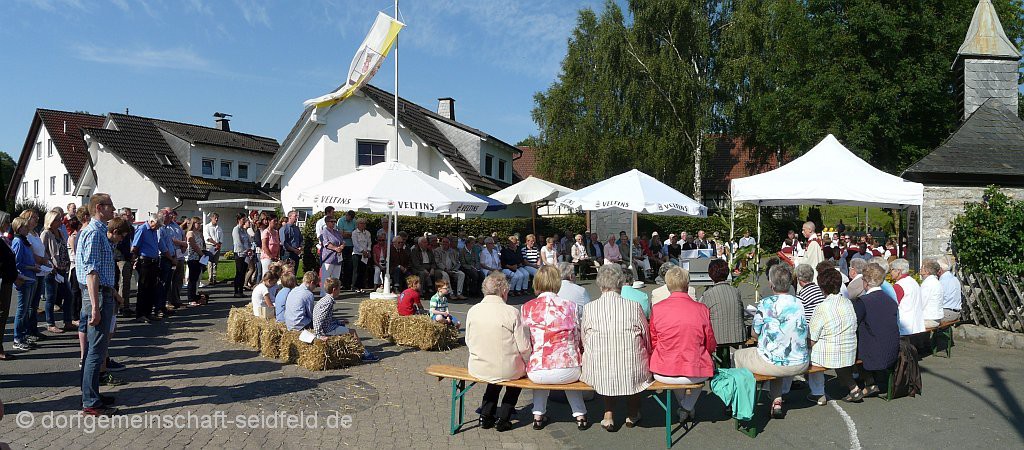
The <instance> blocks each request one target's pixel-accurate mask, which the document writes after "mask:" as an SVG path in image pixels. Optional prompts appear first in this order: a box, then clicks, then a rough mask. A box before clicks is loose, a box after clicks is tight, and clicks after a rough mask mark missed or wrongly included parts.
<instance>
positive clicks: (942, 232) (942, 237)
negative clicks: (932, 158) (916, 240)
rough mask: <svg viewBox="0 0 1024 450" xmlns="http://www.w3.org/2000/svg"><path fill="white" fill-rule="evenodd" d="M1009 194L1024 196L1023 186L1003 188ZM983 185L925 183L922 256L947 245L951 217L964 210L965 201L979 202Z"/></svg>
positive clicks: (934, 253) (939, 252) (943, 251)
mask: <svg viewBox="0 0 1024 450" xmlns="http://www.w3.org/2000/svg"><path fill="white" fill-rule="evenodd" d="M1003 192H1005V193H1006V194H1007V195H1009V196H1010V197H1013V198H1015V199H1024V189H1021V188H1016V189H1013V188H1004V189H1003ZM984 193H985V188H984V187H980V186H978V187H973V186H972V187H966V186H936V185H925V187H924V206H923V208H922V209H923V214H922V223H921V225H922V227H921V228H922V231H923V236H922V253H921V254H922V255H923V256H924V257H929V256H935V255H941V254H944V253H945V252H946V250H947V249H948V247H949V240H950V237H951V236H952V234H953V223H952V222H953V218H954V217H956V216H957V215H959V214H960V213H962V212H963V211H964V203H966V202H979V201H981V196H982V195H984Z"/></svg>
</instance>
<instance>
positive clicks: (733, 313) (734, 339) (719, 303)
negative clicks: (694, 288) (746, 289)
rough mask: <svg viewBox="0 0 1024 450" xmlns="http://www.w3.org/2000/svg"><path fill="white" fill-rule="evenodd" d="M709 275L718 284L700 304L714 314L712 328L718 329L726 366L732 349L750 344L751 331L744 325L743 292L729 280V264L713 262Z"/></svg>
mask: <svg viewBox="0 0 1024 450" xmlns="http://www.w3.org/2000/svg"><path fill="white" fill-rule="evenodd" d="M708 276H709V277H710V278H711V281H713V282H714V283H715V284H714V285H713V286H711V287H709V288H707V290H705V291H704V295H702V296H701V297H700V302H701V303H703V304H704V306H707V307H708V310H710V311H711V328H712V329H714V330H715V341H716V342H718V346H719V347H720V348H719V350H718V351H719V352H720V353H719V359H720V360H721V362H722V363H723V364H725V365H728V364H729V362H730V361H731V358H730V356H729V352H730V350H729V348H730V346H735V345H739V344H742V343H744V342H746V340H747V328H746V326H745V325H744V323H743V301H742V300H741V299H740V291H739V289H736V287H735V286H733V285H732V284H731V283H729V281H728V280H727V279H728V278H729V263H727V262H726V261H725V260H724V259H713V260H711V262H709V263H708Z"/></svg>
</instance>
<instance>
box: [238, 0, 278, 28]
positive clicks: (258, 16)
mask: <svg viewBox="0 0 1024 450" xmlns="http://www.w3.org/2000/svg"><path fill="white" fill-rule="evenodd" d="M235 5H238V8H239V9H241V10H242V17H243V18H245V21H246V22H249V25H256V24H262V25H263V26H265V27H267V28H270V15H269V14H267V4H266V2H264V1H263V0H235Z"/></svg>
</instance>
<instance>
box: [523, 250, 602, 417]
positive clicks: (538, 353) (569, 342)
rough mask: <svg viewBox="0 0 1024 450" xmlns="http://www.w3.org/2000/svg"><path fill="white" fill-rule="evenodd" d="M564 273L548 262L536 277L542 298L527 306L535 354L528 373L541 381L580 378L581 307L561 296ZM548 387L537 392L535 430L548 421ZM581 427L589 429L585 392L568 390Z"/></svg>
mask: <svg viewBox="0 0 1024 450" xmlns="http://www.w3.org/2000/svg"><path fill="white" fill-rule="evenodd" d="M561 286H562V276H561V273H560V272H559V271H558V269H556V268H555V266H551V265H544V266H541V268H540V270H538V271H537V276H536V277H534V279H533V289H534V291H535V292H537V293H539V295H538V297H537V298H535V299H533V300H530V301H529V302H526V304H525V305H523V310H522V314H523V325H524V326H526V328H527V330H528V332H529V334H530V341H531V343H532V345H533V353H532V354H531V355H530V361H529V363H528V364H527V366H526V376H527V377H529V378H530V381H533V382H534V383H537V384H567V383H573V382H576V381H578V380H579V379H580V366H581V358H580V353H581V350H582V346H581V345H580V331H579V317H580V316H579V312H580V311H579V310H578V309H577V308H578V307H577V305H576V303H574V302H573V301H571V300H566V299H563V298H560V297H558V296H557V295H556V294H555V293H556V292H558V290H559V289H560V288H561ZM550 392H551V391H548V390H539V389H538V390H534V391H533V429H535V430H540V429H543V428H544V426H545V425H547V423H548V418H547V416H546V415H545V414H546V412H547V404H548V394H549V393H550ZM565 396H566V397H567V398H568V400H569V406H570V407H572V415H573V417H575V418H576V424H577V426H578V427H579V429H581V430H584V429H586V428H587V426H588V424H587V405H586V404H585V403H584V402H583V392H582V391H565Z"/></svg>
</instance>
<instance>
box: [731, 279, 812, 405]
mask: <svg viewBox="0 0 1024 450" xmlns="http://www.w3.org/2000/svg"><path fill="white" fill-rule="evenodd" d="M768 282H769V284H770V285H771V288H772V291H773V292H774V294H773V295H770V296H768V297H765V298H763V299H761V301H760V302H759V303H758V304H757V312H755V313H754V322H753V326H752V328H751V331H752V332H753V334H754V335H755V336H757V337H758V339H757V347H751V348H744V349H740V350H737V351H736V352H735V353H734V354H733V359H734V363H735V367H739V368H745V369H749V370H750V371H751V372H753V373H758V374H761V375H770V376H773V377H778V378H776V379H774V380H772V381H771V382H770V383H769V385H768V391H769V392H770V393H771V396H772V399H773V401H772V417H775V418H782V417H783V416H784V413H783V411H782V392H783V391H784V390H785V389H786V386H787V385H789V384H792V382H793V376H794V375H799V374H801V373H804V372H806V371H807V361H808V352H807V321H806V319H805V318H804V308H803V305H802V304H801V303H800V300H799V299H797V298H796V297H794V296H792V295H789V294H788V293H787V292H789V288H790V286H791V285H792V283H793V271H792V269H790V268H789V266H788V265H786V264H776V265H774V266H772V268H771V270H769V271H768Z"/></svg>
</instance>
